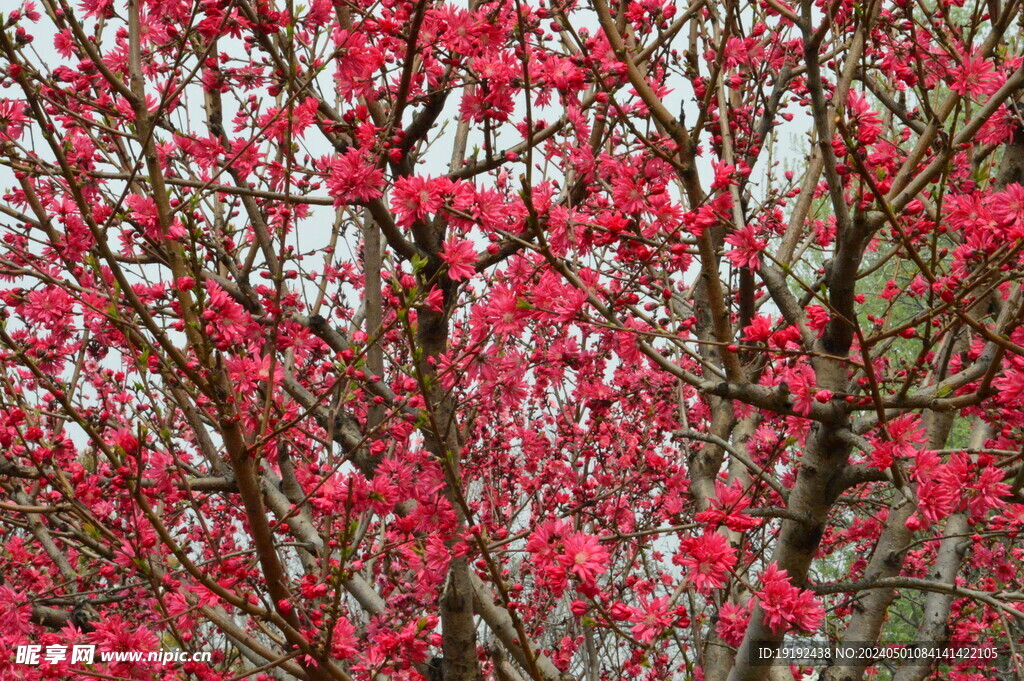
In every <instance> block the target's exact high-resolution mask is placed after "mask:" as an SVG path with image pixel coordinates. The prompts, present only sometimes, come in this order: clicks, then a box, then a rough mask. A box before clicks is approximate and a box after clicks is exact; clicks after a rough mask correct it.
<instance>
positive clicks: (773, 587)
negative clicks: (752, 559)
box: [757, 563, 825, 634]
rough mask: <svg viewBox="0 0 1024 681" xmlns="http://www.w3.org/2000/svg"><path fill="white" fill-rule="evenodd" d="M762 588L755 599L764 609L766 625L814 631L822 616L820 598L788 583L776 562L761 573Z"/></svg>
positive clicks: (774, 627) (787, 576)
mask: <svg viewBox="0 0 1024 681" xmlns="http://www.w3.org/2000/svg"><path fill="white" fill-rule="evenodd" d="M761 584H762V587H761V590H760V591H758V592H757V599H758V602H759V603H760V605H761V610H763V611H764V621H765V624H767V625H768V627H769V628H770V629H771V630H772V631H773V632H774V633H776V634H777V633H779V632H781V631H783V630H785V629H787V628H793V629H799V630H801V631H805V632H811V631H814V630H816V629H817V628H818V627H819V626H820V625H821V622H822V620H823V619H824V618H825V611H824V610H823V609H822V607H821V601H819V600H818V599H817V598H815V597H814V594H812V593H811V592H810V591H807V590H806V589H800V588H798V587H795V586H793V585H792V584H790V583H789V575H788V574H786V571H785V570H780V569H779V566H778V565H776V564H775V563H772V564H770V565H769V566H768V567H767V568H766V569H765V571H764V574H762V575H761Z"/></svg>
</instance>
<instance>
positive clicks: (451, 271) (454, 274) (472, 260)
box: [441, 239, 477, 281]
mask: <svg viewBox="0 0 1024 681" xmlns="http://www.w3.org/2000/svg"><path fill="white" fill-rule="evenodd" d="M476 257H477V256H476V249H475V248H474V247H473V244H472V242H470V241H467V240H466V239H449V240H448V241H447V242H446V243H445V245H444V252H443V253H441V259H442V260H444V261H445V262H446V263H448V277H449V278H450V279H451V280H452V281H461V280H463V279H469V278H470V277H472V276H473V275H474V274H476V267H475V265H476Z"/></svg>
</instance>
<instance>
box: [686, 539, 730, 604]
mask: <svg viewBox="0 0 1024 681" xmlns="http://www.w3.org/2000/svg"><path fill="white" fill-rule="evenodd" d="M679 548H680V552H679V553H678V554H677V555H676V556H675V558H673V560H672V562H673V563H675V564H676V565H680V566H682V567H685V568H688V569H689V572H687V573H686V574H685V575H684V578H685V579H686V581H688V582H690V583H691V584H693V585H694V587H695V588H696V589H697V591H700V592H701V593H707V592H708V591H710V590H711V589H720V588H721V587H723V586H724V585H725V579H726V576H727V574H726V573H727V572H728V571H729V570H731V569H732V568H733V566H735V565H736V552H735V551H734V550H733V548H732V547H731V546H729V540H728V539H726V538H725V537H724V536H723V535H721V534H718V533H717V532H706V533H705V534H703V535H701V536H699V537H687V538H686V539H684V540H683V541H682V543H681V545H680V547H679Z"/></svg>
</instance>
